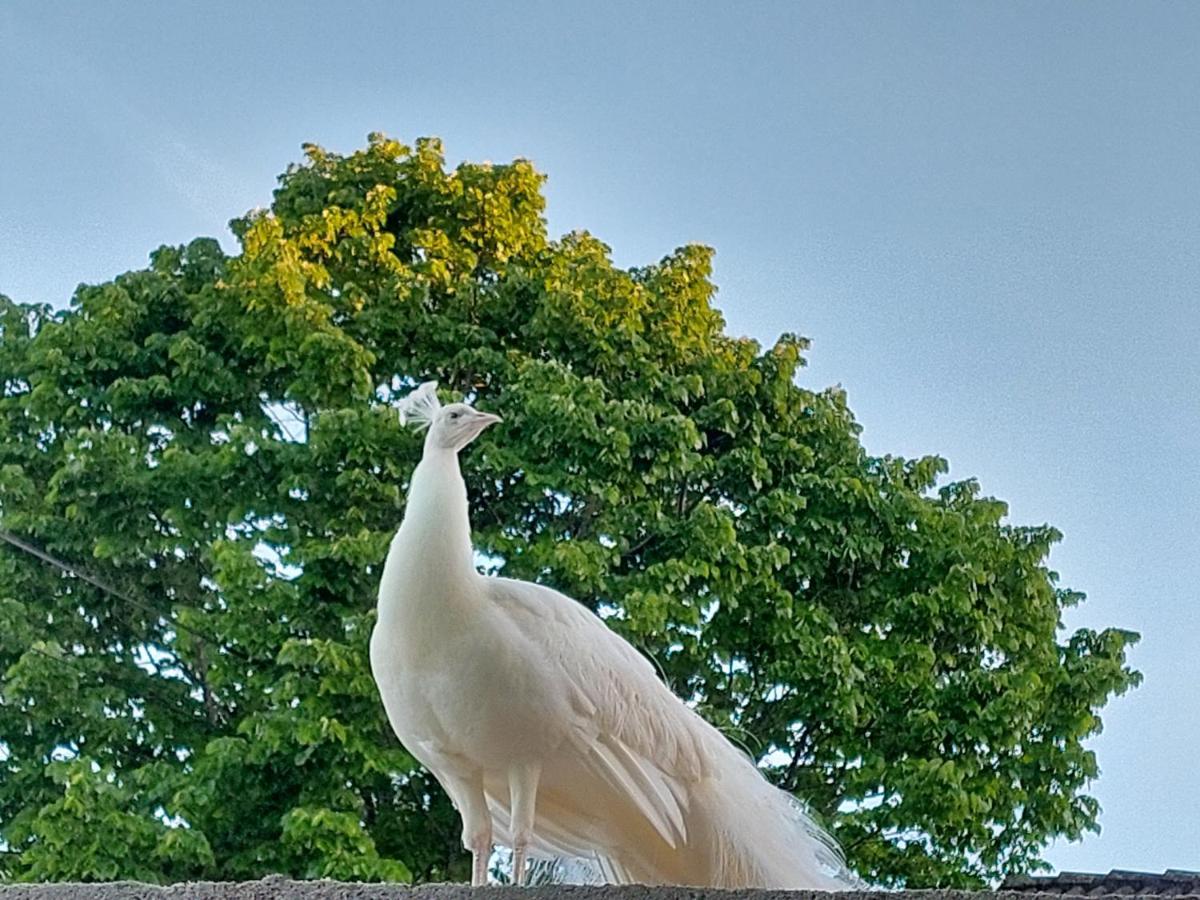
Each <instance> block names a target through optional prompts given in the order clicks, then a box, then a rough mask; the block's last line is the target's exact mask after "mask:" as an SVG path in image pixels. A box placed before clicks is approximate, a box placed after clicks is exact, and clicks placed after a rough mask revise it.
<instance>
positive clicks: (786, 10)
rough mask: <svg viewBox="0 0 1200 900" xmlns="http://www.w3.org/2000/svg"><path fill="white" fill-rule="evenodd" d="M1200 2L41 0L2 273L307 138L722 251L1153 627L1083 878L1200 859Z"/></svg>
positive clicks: (762, 299) (156, 222)
mask: <svg viewBox="0 0 1200 900" xmlns="http://www.w3.org/2000/svg"><path fill="white" fill-rule="evenodd" d="M1198 47H1200V4H1195V3H1165V2H1156V3H1146V2H1142V3H1133V2H1130V3H1125V4H1114V3H1104V2H1096V0H1090V2H1086V3H1075V2H1065V0H1058V2H1054V3H1028V4H1027V3H1021V2H1008V0H1006V2H995V3H987V4H985V3H979V2H972V3H960V2H939V3H932V2H907V3H899V2H884V3H865V2H858V3H830V4H822V5H816V4H803V3H798V2H779V3H775V4H770V3H762V2H752V3H737V4H734V3H702V2H687V3H685V2H677V0H671V2H657V3H645V2H634V3H627V2H608V3H588V4H584V3H561V2H527V3H521V4H510V3H494V4H490V3H482V2H480V3H477V4H458V3H437V4H434V3H424V4H404V3H398V2H379V3H362V2H347V3H329V2H322V3H310V2H289V3H274V4H271V3H265V2H229V0H203V2H173V3H161V2H123V3H115V2H95V0H87V2H82V0H80V2H73V3H65V2H52V0H42V2H33V0H27V2H16V0H10V2H5V3H4V4H3V5H2V6H0V291H2V292H4V293H7V294H8V295H10V296H12V297H14V298H15V299H19V300H24V301H47V302H51V303H54V304H59V305H61V304H64V303H65V302H66V301H67V300H68V299H69V297H70V295H71V292H72V290H73V289H74V287H75V285H76V284H78V283H79V282H88V281H98V280H105V279H108V278H110V277H112V276H113V275H115V274H116V273H118V272H121V271H124V270H126V269H130V268H135V267H140V266H142V265H144V264H145V262H146V257H147V253H148V252H149V251H150V250H151V249H153V248H154V247H156V246H157V245H158V244H160V243H179V242H183V241H186V240H189V239H190V238H192V237H195V236H197V235H213V236H217V237H219V238H220V239H221V240H222V242H223V243H224V244H225V246H226V247H227V248H230V249H232V248H233V242H232V239H231V236H230V234H229V232H228V230H227V228H226V222H227V220H228V219H230V218H231V217H233V216H234V215H237V214H240V213H242V212H243V211H245V210H246V209H248V208H250V207H253V206H261V205H266V203H268V202H269V199H270V191H271V189H272V187H273V185H274V182H273V179H274V177H275V176H276V175H277V174H278V173H279V172H281V171H282V170H283V168H284V167H285V166H286V164H287V163H288V162H290V161H293V160H296V159H298V158H299V157H300V150H299V145H300V144H301V142H304V141H313V142H316V143H319V144H323V145H325V146H327V147H329V148H330V149H333V150H338V151H345V152H348V151H350V150H353V149H355V148H356V147H359V146H361V145H362V144H364V143H365V139H366V134H367V133H368V132H369V131H373V130H381V131H385V132H388V133H390V134H392V135H393V136H395V137H398V138H402V139H406V140H410V139H412V138H414V137H416V136H418V135H425V134H433V135H439V136H441V137H442V138H444V139H445V142H446V148H447V152H448V155H449V156H450V157H451V159H452V160H455V159H461V158H471V159H492V160H506V159H509V158H511V157H514V156H527V157H530V158H531V159H533V160H534V161H535V162H536V164H537V165H538V166H539V167H540V168H541V169H542V170H543V171H544V172H547V173H548V174H549V176H550V180H549V184H548V186H547V193H548V199H549V209H548V216H549V221H550V226H551V229H552V231H553V232H555V233H561V232H563V231H566V230H569V229H573V228H588V229H589V230H591V231H592V232H593V233H595V234H597V235H598V236H599V237H601V238H603V239H604V240H605V241H607V242H608V243H609V244H610V245H611V246H612V247H613V250H614V255H615V257H616V259H617V261H618V262H620V263H622V264H626V265H636V264H642V263H646V262H650V261H654V260H657V259H658V258H660V257H661V256H662V255H663V254H665V253H667V252H668V251H669V250H671V249H672V248H673V247H675V246H676V245H678V244H681V243H684V242H688V241H701V242H704V243H706V244H711V245H713V246H715V247H716V248H717V250H718V256H717V270H716V279H717V281H718V283H719V285H720V294H719V298H718V300H719V305H720V306H721V308H722V310H723V311H724V313H725V315H726V318H727V320H728V322H729V326H730V330H731V331H733V332H736V333H740V334H749V335H752V336H754V337H757V338H759V339H761V340H764V341H769V340H771V339H772V338H773V337H774V336H775V335H776V334H778V333H779V332H781V331H799V332H801V333H803V334H806V335H809V336H810V337H812V338H813V340H814V347H813V349H812V352H811V363H812V364H811V367H810V368H809V369H808V371H807V372H806V373H805V374H804V381H805V383H806V384H808V385H810V386H813V387H821V386H824V385H827V384H831V383H834V382H840V383H841V384H842V385H844V386H845V387H846V389H847V391H848V392H849V398H850V403H851V406H852V408H853V409H854V410H855V412H856V413H857V415H858V417H859V419H860V421H861V422H862V424H863V426H864V428H865V431H864V440H865V442H866V444H867V446H868V448H869V449H870V450H871V451H873V452H876V453H900V454H907V455H915V454H921V453H926V452H936V453H940V454H942V455H944V456H946V457H948V458H949V460H950V463H951V475H952V476H954V477H967V476H977V477H978V478H979V479H980V480H981V482H982V484H983V486H984V489H985V491H986V492H988V493H990V494H993V495H995V496H997V497H1000V498H1002V499H1004V500H1006V501H1008V503H1009V504H1010V507H1011V518H1012V520H1013V521H1015V522H1019V523H1027V524H1029V523H1041V522H1046V521H1048V522H1051V523H1053V524H1055V525H1056V526H1058V527H1059V528H1060V529H1061V530H1063V531H1064V532H1065V534H1066V539H1065V541H1064V542H1063V544H1062V545H1061V546H1060V547H1059V548H1058V549H1057V550H1056V551H1055V553H1054V556H1053V559H1052V562H1053V564H1054V566H1055V568H1056V569H1057V570H1058V571H1060V572H1061V573H1062V576H1063V581H1064V583H1066V584H1067V585H1070V586H1072V587H1074V588H1077V589H1080V590H1084V591H1086V592H1087V593H1088V595H1089V600H1088V602H1087V603H1086V604H1085V605H1084V606H1083V607H1082V608H1081V609H1080V610H1079V611H1077V612H1074V613H1072V614H1071V615H1070V617H1069V619H1068V624H1069V625H1070V626H1072V627H1075V626H1080V625H1089V626H1095V627H1103V626H1106V625H1119V626H1123V627H1127V628H1132V629H1135V630H1138V631H1140V632H1142V634H1143V639H1142V643H1141V644H1140V645H1139V646H1138V647H1137V648H1136V649H1135V651H1134V654H1133V660H1134V663H1135V664H1136V665H1137V666H1138V667H1139V668H1140V669H1141V670H1142V671H1143V672H1144V673H1145V675H1146V682H1145V684H1144V686H1143V687H1142V688H1140V689H1139V690H1137V691H1135V692H1133V693H1131V694H1129V695H1126V696H1125V697H1124V698H1121V699H1119V700H1117V701H1115V702H1114V703H1112V704H1111V705H1110V707H1109V709H1108V711H1107V712H1106V713H1105V720H1106V726H1107V727H1106V730H1105V732H1104V734H1103V735H1102V736H1101V737H1100V738H1098V739H1097V740H1096V741H1095V742H1094V746H1095V749H1096V750H1097V752H1098V754H1099V756H1100V762H1101V765H1102V767H1103V770H1104V772H1103V775H1102V777H1101V778H1100V780H1099V781H1098V782H1097V783H1096V784H1095V785H1094V791H1095V793H1096V795H1097V796H1098V797H1099V798H1100V800H1101V802H1102V803H1103V805H1104V814H1103V817H1102V819H1101V822H1102V825H1103V827H1104V832H1103V834H1102V835H1101V836H1099V837H1089V838H1087V839H1086V840H1084V841H1083V842H1082V843H1081V844H1078V845H1071V846H1067V845H1061V846H1057V847H1055V848H1053V849H1052V850H1051V852H1050V860H1051V861H1052V862H1053V863H1054V864H1055V865H1056V866H1058V867H1060V868H1064V869H1082V870H1090V871H1107V870H1108V869H1111V868H1132V869H1150V870H1162V869H1165V868H1168V867H1174V868H1192V869H1200V838H1198V837H1197V835H1200V761H1198V760H1200V652H1197V649H1196V648H1197V638H1198V636H1200V604H1198V602H1197V601H1198V598H1197V594H1198V593H1200V591H1198V589H1197V583H1198V582H1200V512H1198V510H1200V462H1198V460H1200V362H1198V361H1197V357H1196V352H1197V345H1198V344H1200V306H1198V301H1200V50H1198V49H1197V48H1198Z"/></svg>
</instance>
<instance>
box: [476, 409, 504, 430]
mask: <svg viewBox="0 0 1200 900" xmlns="http://www.w3.org/2000/svg"><path fill="white" fill-rule="evenodd" d="M475 415H476V416H478V417H479V421H480V422H481V423H482V424H480V426H479V429H480V431H482V430H483V429H484V428H487V427H488V426H489V425H495V424H496V423H497V422H503V421H504V420H503V419H501V418H500V417H499V416H498V415H496V414H495V413H487V412H476V413H475Z"/></svg>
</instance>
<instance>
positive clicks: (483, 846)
mask: <svg viewBox="0 0 1200 900" xmlns="http://www.w3.org/2000/svg"><path fill="white" fill-rule="evenodd" d="M443 784H445V786H446V789H447V793H449V794H450V799H451V800H453V801H454V805H455V806H456V807H458V814H459V815H460V816H462V843H463V847H464V848H465V849H467V850H470V851H471V886H472V887H481V886H483V885H485V884H487V865H488V860H489V859H490V858H491V856H492V814H491V811H490V810H488V805H487V798H486V797H484V794H483V781H482V779H470V780H468V779H457V778H456V779H452V780H451V779H447V780H446V781H444V782H443Z"/></svg>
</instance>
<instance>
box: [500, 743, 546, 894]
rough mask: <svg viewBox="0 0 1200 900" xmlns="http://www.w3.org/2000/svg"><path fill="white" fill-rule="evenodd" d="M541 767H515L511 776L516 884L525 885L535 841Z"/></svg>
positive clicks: (510, 794) (509, 799)
mask: <svg viewBox="0 0 1200 900" xmlns="http://www.w3.org/2000/svg"><path fill="white" fill-rule="evenodd" d="M541 774H542V769H541V766H539V765H536V764H526V765H520V766H514V767H513V768H512V769H510V770H509V773H508V802H509V807H510V808H511V809H512V842H513V846H512V851H513V863H512V883H513V884H514V885H518V886H519V885H521V884H524V882H525V852H526V850H527V849H528V848H529V842H530V840H531V839H532V838H533V820H534V809H535V807H536V804H537V789H538V780H539V779H540V778H541Z"/></svg>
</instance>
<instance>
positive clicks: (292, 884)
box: [0, 877, 1200, 900]
mask: <svg viewBox="0 0 1200 900" xmlns="http://www.w3.org/2000/svg"><path fill="white" fill-rule="evenodd" d="M1138 896H1146V897H1155V898H1156V900H1162V896H1161V895H1155V894H1153V893H1147V894H1145V895H1139V894H1135V893H1124V894H1088V895H1087V898H1088V900H1100V898H1113V900H1116V898H1120V900H1133V898H1137V897H1138ZM281 897H288V898H293V897H294V898H297V900H560V898H569V900H705V898H711V900H785V898H786V900H834V898H835V897H836V898H837V900H1032V898H1044V900H1051V898H1053V900H1063V894H1061V893H1046V894H1042V893H1032V892H1029V891H1020V892H1018V891H891V892H887V891H846V892H844V893H840V894H837V895H833V894H825V893H821V892H819V891H794V892H793V891H721V890H714V889H710V888H681V887H644V886H641V885H626V886H622V887H590V886H575V885H561V886H556V887H533V888H512V887H486V888H471V887H467V886H466V885H461V884H428V885H421V886H419V887H405V886H403V885H396V884H355V883H347V882H339V881H291V880H290V879H287V878H280V877H270V878H264V879H262V880H261V881H243V882H209V881H197V882H187V883H183V884H173V885H168V886H165V887H160V886H158V885H152V884H140V883H138V882H133V881H116V882H111V883H106V884H12V885H0V900H276V898H281ZM1171 900H1200V894H1175V895H1172V897H1171Z"/></svg>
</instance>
